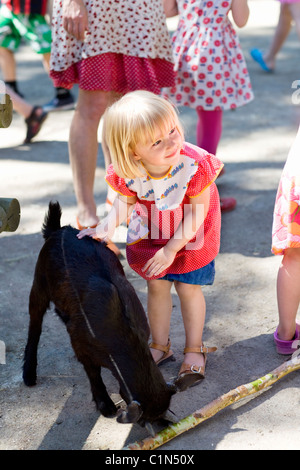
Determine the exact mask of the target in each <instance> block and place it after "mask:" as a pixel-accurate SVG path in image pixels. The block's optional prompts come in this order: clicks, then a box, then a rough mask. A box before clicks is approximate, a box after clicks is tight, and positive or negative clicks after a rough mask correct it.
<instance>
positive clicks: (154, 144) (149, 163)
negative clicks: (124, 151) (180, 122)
mask: <svg viewBox="0 0 300 470" xmlns="http://www.w3.org/2000/svg"><path fill="white" fill-rule="evenodd" d="M182 144H183V140H182V136H181V134H180V132H179V131H178V129H177V127H176V126H174V125H170V126H169V128H168V129H167V130H165V131H162V130H161V129H159V128H157V130H156V132H155V133H154V139H153V140H152V139H151V137H150V136H149V139H147V140H146V142H145V143H143V144H138V145H137V146H136V149H135V159H136V160H141V162H142V163H143V165H144V167H145V168H146V170H147V171H148V173H150V175H151V176H154V177H157V178H159V177H161V176H164V175H165V174H166V173H167V171H168V170H169V168H170V166H172V165H175V164H176V163H177V162H178V160H179V157H180V150H181V149H182Z"/></svg>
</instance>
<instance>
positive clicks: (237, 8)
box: [231, 0, 250, 28]
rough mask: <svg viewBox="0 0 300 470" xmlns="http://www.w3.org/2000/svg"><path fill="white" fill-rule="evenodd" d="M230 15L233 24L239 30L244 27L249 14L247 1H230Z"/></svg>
mask: <svg viewBox="0 0 300 470" xmlns="http://www.w3.org/2000/svg"><path fill="white" fill-rule="evenodd" d="M231 13H232V18H233V20H234V22H235V24H236V25H237V26H238V27H239V28H242V27H243V26H245V25H246V23H247V21H248V18H249V14H250V11H249V6H248V3H247V0H232V3H231Z"/></svg>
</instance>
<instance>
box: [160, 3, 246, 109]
mask: <svg viewBox="0 0 300 470" xmlns="http://www.w3.org/2000/svg"><path fill="white" fill-rule="evenodd" d="M177 3H178V8H179V14H180V16H179V23H178V28H177V31H176V32H175V33H174V35H173V39H172V40H173V53H174V59H175V73H176V77H175V80H176V84H175V86H174V87H172V88H170V89H169V90H164V92H165V93H164V94H165V96H166V97H168V98H170V99H171V100H172V101H173V102H175V103H176V104H177V106H189V107H191V108H198V107H199V108H200V109H205V110H211V111H212V110H218V109H223V110H226V109H232V108H236V107H239V106H242V105H244V104H246V103H248V102H249V101H251V100H252V99H253V93H252V88H251V82H250V78H249V74H248V70H247V66H246V63H245V59H244V56H243V53H242V50H241V47H240V43H239V39H238V36H237V34H236V32H235V30H234V28H233V26H232V24H231V22H230V21H229V19H228V12H229V10H230V7H231V1H224V0H209V1H208V0H178V2H177Z"/></svg>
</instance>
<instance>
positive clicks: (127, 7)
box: [50, 0, 174, 94]
mask: <svg viewBox="0 0 300 470" xmlns="http://www.w3.org/2000/svg"><path fill="white" fill-rule="evenodd" d="M84 3H85V5H86V8H87V13H88V21H89V31H88V32H87V33H86V36H85V39H84V41H77V40H76V39H75V38H74V37H73V36H71V35H68V34H67V33H66V31H65V29H64V28H63V24H62V11H63V1H62V0H54V10H53V21H52V50H51V64H50V69H51V71H50V76H51V78H52V79H53V81H54V85H55V86H61V87H64V88H72V86H73V85H74V84H75V83H78V84H79V87H80V88H82V89H85V90H104V91H115V92H117V93H121V94H124V93H126V92H128V91H133V90H137V89H144V90H148V91H152V92H154V93H157V94H158V93H160V91H161V88H162V87H165V86H167V87H169V86H172V85H173V84H174V69H173V68H174V63H173V55H172V48H171V40H170V36H169V32H168V29H167V26H166V21H165V15H164V12H163V7H162V2H161V0H151V1H150V0H131V1H130V2H129V1H119V0H101V1H100V0H84Z"/></svg>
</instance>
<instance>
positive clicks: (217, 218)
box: [106, 143, 223, 280]
mask: <svg viewBox="0 0 300 470" xmlns="http://www.w3.org/2000/svg"><path fill="white" fill-rule="evenodd" d="M222 168H223V164H222V162H221V161H220V160H219V159H218V158H217V157H215V156H214V155H211V154H209V153H207V152H206V151H205V150H203V149H200V148H198V147H196V146H194V145H192V144H188V143H185V145H184V148H183V150H182V151H181V157H180V160H179V162H178V163H177V165H176V166H172V167H170V169H169V171H168V172H167V173H166V175H164V176H162V177H161V178H152V177H151V176H150V175H149V173H146V174H145V177H142V178H135V179H132V180H129V179H124V178H121V177H119V176H118V175H117V174H116V173H115V171H114V169H113V166H112V165H110V166H109V168H108V170H107V175H106V181H107V182H108V184H109V185H110V186H111V187H112V188H113V189H115V190H116V191H117V192H118V193H120V194H122V195H124V196H128V197H130V196H136V198H137V202H136V204H135V208H134V211H133V212H132V215H131V217H130V222H129V226H128V233H127V246H126V255H127V260H128V263H129V265H130V267H131V268H132V269H133V270H134V271H136V272H137V273H138V274H139V275H140V276H142V277H143V278H144V279H148V280H149V279H150V278H149V277H147V276H146V274H145V273H144V272H143V271H142V268H143V267H144V266H145V264H146V262H147V261H148V260H149V259H151V258H152V257H153V256H154V255H155V253H156V252H157V251H158V250H159V249H160V248H162V247H163V246H164V245H166V243H167V242H168V241H169V239H170V238H171V237H172V236H173V235H174V233H175V232H176V230H177V228H178V226H179V224H180V223H181V221H182V219H183V217H184V212H185V210H186V209H185V205H186V204H189V198H193V197H197V196H198V195H200V194H201V193H202V192H203V191H204V190H205V189H206V188H210V202H209V210H208V213H207V215H206V218H205V221H204V223H203V224H202V225H201V227H200V228H199V230H198V232H197V234H196V236H195V237H194V239H192V240H190V241H189V242H188V243H187V244H186V246H185V247H183V248H182V249H181V250H180V251H178V253H177V254H176V256H175V260H174V261H173V263H172V264H171V266H169V268H167V269H166V270H165V271H163V272H162V273H160V274H159V275H158V276H156V277H155V276H153V277H152V278H151V279H155V278H160V277H163V276H165V275H166V274H167V273H172V274H182V273H188V272H191V271H195V270H196V269H199V268H202V267H204V266H206V265H207V264H209V263H210V262H211V261H212V260H214V259H215V257H216V256H217V254H218V252H219V247H220V229H221V213H220V198H219V193H218V189H217V186H216V184H215V183H214V181H215V179H216V178H217V176H218V174H219V173H220V171H221V169H222Z"/></svg>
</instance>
